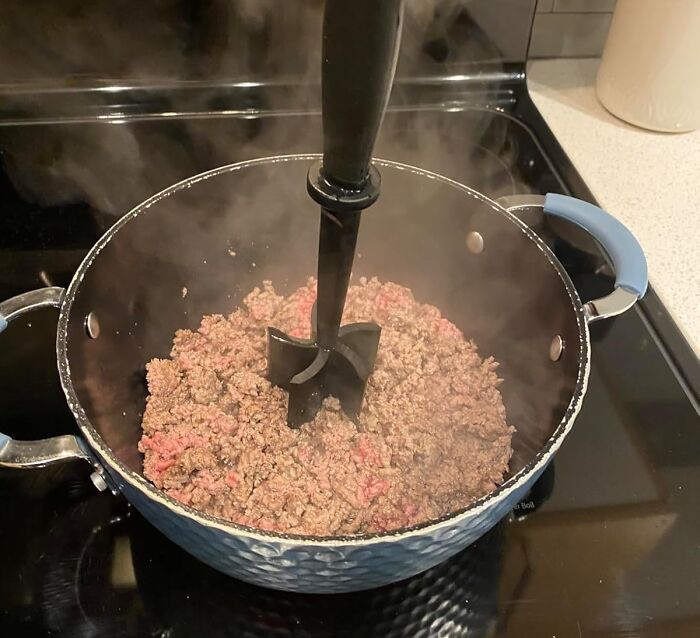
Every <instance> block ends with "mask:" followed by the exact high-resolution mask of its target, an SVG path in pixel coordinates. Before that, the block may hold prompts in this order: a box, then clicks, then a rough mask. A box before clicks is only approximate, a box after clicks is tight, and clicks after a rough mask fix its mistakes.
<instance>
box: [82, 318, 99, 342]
mask: <svg viewBox="0 0 700 638" xmlns="http://www.w3.org/2000/svg"><path fill="white" fill-rule="evenodd" d="M85 332H87V336H88V337H90V339H97V337H99V336H100V322H99V321H98V320H97V315H96V314H95V313H94V312H89V313H88V314H87V316H86V317H85Z"/></svg>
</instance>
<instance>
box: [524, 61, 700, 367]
mask: <svg viewBox="0 0 700 638" xmlns="http://www.w3.org/2000/svg"><path fill="white" fill-rule="evenodd" d="M597 68H598V60H587V59H584V60H567V59H564V60H561V59H560V60H536V61H533V62H530V64H529V66H528V86H529V89H530V94H531V95H532V99H533V101H534V102H535V104H536V105H537V108H538V109H539V110H540V112H541V113H542V115H543V116H544V118H545V120H546V121H547V123H548V124H549V126H550V128H551V129H552V130H553V131H554V134H555V135H556V136H557V138H558V140H559V143H560V144H561V145H562V147H563V148H564V150H565V151H566V153H567V155H568V156H569V158H570V159H571V161H572V162H573V164H574V166H575V167H576V169H577V170H578V172H579V173H580V174H581V176H582V177H583V179H584V181H585V182H586V184H587V185H588V187H589V188H590V190H591V192H592V193H593V195H594V196H595V198H596V199H597V200H598V202H599V203H600V205H601V206H602V207H603V208H605V209H606V210H607V211H608V212H609V213H610V214H612V215H614V216H616V217H617V218H618V219H619V220H620V221H622V222H623V223H624V224H626V225H627V226H628V227H629V229H630V230H631V231H632V232H633V233H634V234H635V235H636V237H637V239H638V240H639V242H640V243H641V245H642V247H643V248H644V252H645V253H646V256H647V260H648V262H649V281H650V283H651V285H652V286H653V287H654V291H655V292H656V294H657V295H658V296H659V298H660V299H661V301H662V303H663V304H664V306H665V307H666V309H667V310H668V312H669V313H670V314H671V316H672V317H673V319H674V321H675V322H676V324H677V325H678V327H679V328H680V329H681V331H682V332H683V334H684V335H685V337H686V339H687V340H688V342H689V343H690V345H691V346H692V347H693V349H694V350H695V353H696V354H697V355H698V356H700V130H698V131H694V132H692V133H654V132H651V131H646V130H643V129H640V128H637V127H635V126H631V125H629V124H626V123H624V122H622V121H621V120H619V119H617V118H615V117H614V116H612V115H611V114H610V113H608V111H606V110H605V109H604V108H603V106H602V105H601V104H600V102H598V100H597V98H596V95H595V89H594V84H595V76H596V71H597Z"/></svg>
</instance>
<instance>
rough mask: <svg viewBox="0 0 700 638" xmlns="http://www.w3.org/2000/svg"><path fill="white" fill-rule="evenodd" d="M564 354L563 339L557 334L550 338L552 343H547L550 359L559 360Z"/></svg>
mask: <svg viewBox="0 0 700 638" xmlns="http://www.w3.org/2000/svg"><path fill="white" fill-rule="evenodd" d="M563 354H564V340H563V339H562V338H561V335H557V336H556V337H554V339H552V343H550V344H549V358H550V359H551V360H552V361H559V359H561V355H563Z"/></svg>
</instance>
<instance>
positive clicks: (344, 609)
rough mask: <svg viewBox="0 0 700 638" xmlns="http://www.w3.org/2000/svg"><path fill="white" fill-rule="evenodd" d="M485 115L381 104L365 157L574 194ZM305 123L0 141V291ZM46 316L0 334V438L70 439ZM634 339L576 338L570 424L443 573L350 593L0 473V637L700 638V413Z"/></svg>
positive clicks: (61, 278) (532, 138) (592, 283)
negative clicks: (576, 392)
mask: <svg viewBox="0 0 700 638" xmlns="http://www.w3.org/2000/svg"><path fill="white" fill-rule="evenodd" d="M499 99H501V102H498V103H495V102H494V103H492V104H491V105H490V106H488V107H480V108H474V107H469V106H465V105H463V104H462V105H456V104H453V103H449V104H441V105H435V104H432V105H426V106H423V107H421V108H417V109H411V108H408V107H404V108H397V109H393V110H392V111H391V112H390V113H389V114H388V115H387V118H386V122H385V126H384V128H383V131H382V139H381V142H380V144H379V148H378V149H377V153H376V154H377V155H378V156H382V157H387V158H390V159H394V160H399V161H404V162H407V163H411V164H416V165H420V166H423V167H425V168H428V169H431V170H434V171H437V172H440V173H443V174H446V175H448V176H449V177H452V178H455V179H457V180H459V181H462V182H464V183H466V184H468V185H470V186H472V187H474V188H476V189H477V190H480V191H482V192H484V193H486V194H487V195H489V196H490V197H492V198H498V197H502V196H506V195H508V196H513V195H518V194H527V193H545V192H548V191H559V192H573V193H574V194H578V195H582V196H584V197H585V196H587V191H585V187H583V185H582V184H581V183H580V179H579V178H578V177H577V176H576V175H575V173H574V172H573V170H572V169H571V166H570V165H569V164H568V161H567V160H566V158H565V156H563V154H562V153H561V149H559V147H558V145H557V144H556V141H555V140H554V139H553V138H552V137H551V133H550V132H549V130H548V129H547V128H546V126H545V125H544V124H543V123H542V121H541V118H539V115H538V114H537V113H536V111H535V110H534V107H532V105H531V103H530V102H529V98H528V97H527V95H525V94H523V93H522V92H521V93H520V94H518V93H517V91H516V92H514V93H512V94H509V93H508V91H506V92H505V93H503V94H502V95H500V97H499ZM318 129H319V120H318V116H317V115H304V114H290V115H286V116H281V115H276V116H274V117H247V118H246V117H238V118H228V119H223V118H210V119H188V118H181V119H175V120H168V121H163V120H157V119H154V120H148V121H136V122H123V123H117V124H114V123H87V124H86V123H83V124H35V125H32V126H17V127H13V126H6V127H0V148H2V151H3V155H2V159H3V172H2V175H0V297H2V298H5V297H9V296H11V295H14V294H17V293H19V292H22V291H25V290H29V289H32V288H36V287H40V286H42V285H52V284H54V285H62V286H65V285H67V284H68V282H69V280H70V277H71V275H72V273H73V271H74V270H75V268H76V267H77V265H78V264H79V262H80V260H81V258H82V256H83V255H84V254H85V252H86V251H87V250H88V248H89V247H90V246H91V245H92V243H93V242H94V241H95V240H96V239H97V238H98V237H99V235H100V234H101V233H102V232H103V231H104V229H106V228H107V227H108V226H109V225H110V224H111V223H112V222H113V221H114V220H115V219H116V218H117V215H118V214H120V213H123V212H124V211H126V210H128V208H129V207H130V206H132V205H134V204H136V203H138V202H139V201H140V200H141V199H143V198H145V197H147V196H148V195H150V194H152V193H153V192H156V191H157V190H159V189H161V188H163V187H165V186H167V185H169V184H170V183H173V182H175V181H178V180H179V179H182V178H184V177H186V176H188V175H191V174H193V173H196V172H199V171H202V170H205V169H208V168H212V167H214V166H217V165H220V164H224V163H228V162H231V161H235V160H238V159H245V158H248V157H255V156H261V155H271V154H276V153H280V152H296V151H309V150H313V149H316V148H319V147H320V138H319V136H318ZM300 132H302V133H303V134H302V133H300ZM582 189H583V190H582ZM588 196H589V195H588ZM538 232H541V233H542V235H543V236H544V237H545V238H546V240H547V241H548V242H549V243H550V245H551V246H552V247H553V248H554V250H555V251H556V252H557V254H558V256H559V258H560V259H561V260H562V262H563V263H564V264H565V266H566V267H567V269H568V271H569V273H570V274H571V276H572V278H573V280H574V283H575V284H576V286H577V287H578V289H579V291H580V293H581V296H582V297H583V299H584V300H587V299H590V298H594V297H597V296H599V295H600V294H603V293H605V292H606V291H608V290H610V289H611V286H612V278H611V273H610V271H609V269H608V267H607V265H606V262H605V260H604V259H603V257H602V256H601V254H600V252H599V251H598V248H597V247H596V246H595V245H593V244H592V242H590V241H588V242H587V241H583V240H580V237H579V236H577V235H576V234H573V235H572V234H570V233H569V232H568V231H567V229H566V228H565V227H561V226H547V225H546V224H545V225H541V226H540V227H539V228H538ZM55 321H56V313H55V312H54V311H51V310H45V311H40V312H36V313H35V314H32V315H29V316H27V317H26V318H24V317H23V318H22V320H19V321H16V322H14V323H13V324H12V325H11V326H10V327H9V328H8V330H7V331H6V332H5V333H3V335H2V337H1V338H0V346H1V348H2V350H1V351H2V356H3V365H2V366H0V388H2V394H1V396H2V407H3V410H2V412H1V413H0V431H3V432H6V433H8V434H10V435H12V436H15V437H17V438H24V439H30V438H41V437H45V436H50V435H54V434H64V433H76V432H77V428H76V426H75V423H74V421H73V419H72V416H71V414H70V412H69V410H68V408H67V407H66V405H65V402H64V397H63V394H62V391H61V389H60V385H59V383H58V375H57V372H56V362H55V349H54V339H55ZM655 334H656V333H655V331H654V330H652V329H651V328H650V326H649V322H648V320H647V318H646V316H645V314H644V308H638V309H635V310H633V311H630V312H628V313H626V314H625V315H622V316H620V317H618V318H616V319H614V320H611V321H606V322H600V323H596V324H594V325H592V326H591V337H592V342H593V343H592V347H593V352H592V360H593V367H592V371H591V378H590V385H589V390H588V394H587V395H586V398H585V401H584V405H583V409H582V411H581V413H580V415H579V416H578V418H577V420H576V424H575V426H574V429H573V431H572V433H571V434H570V435H569V436H568V438H567V439H566V441H565V442H564V445H563V446H562V448H561V450H560V451H559V452H558V454H557V456H556V458H555V460H554V462H553V464H552V465H551V466H550V467H549V469H548V470H547V472H546V473H545V474H544V475H543V477H542V479H541V480H540V481H539V482H538V483H537V485H536V486H535V487H534V488H533V490H532V492H531V494H530V495H528V497H527V498H526V499H524V500H523V501H522V502H521V503H520V504H519V505H518V506H517V507H516V509H515V510H514V511H513V513H512V514H511V515H510V516H509V517H508V518H507V519H505V520H504V521H503V522H502V523H501V524H499V525H498V526H497V527H496V528H495V529H493V530H492V531H491V532H489V533H488V534H487V535H486V536H484V537H482V538H481V539H480V540H479V541H478V542H477V543H475V544H474V545H472V546H471V547H469V548H468V549H466V550H465V551H463V552H462V553H461V554H459V555H458V556H456V557H455V558H453V559H451V560H450V561H448V562H446V563H444V564H442V565H439V566H437V567H435V568H433V569H431V570H430V571H428V572H426V573H424V574H421V575H419V576H416V577H415V578H412V579H410V580H407V581H404V582H401V583H398V584H395V585H392V586H388V587H384V588H381V589H377V590H372V591H368V592H360V593H356V594H348V595H334V596H305V595H291V594H285V593H280V592H272V591H267V590H263V589H259V588H257V587H254V586H250V585H247V584H244V583H241V582H238V581H236V580H234V579H232V578H228V577H226V576H223V575H221V574H219V573H217V572H215V571H213V570H211V569H210V568H208V567H206V566H204V565H203V564H200V563H199V562H197V561H196V560H195V559H194V558H192V557H190V556H189V555H188V554H186V553H185V552H184V551H183V550H181V549H180V548H179V547H177V546H175V545H173V544H172V543H171V542H170V541H168V540H167V539H166V538H165V537H163V536H162V535H161V534H160V533H159V532H157V531H156V530H155V529H153V528H152V527H151V526H150V525H149V524H148V523H147V522H146V521H144V520H143V519H142V518H141V516H140V515H139V514H138V513H137V512H135V511H134V510H133V509H131V508H130V507H129V506H128V505H127V503H126V502H125V501H124V500H123V499H122V498H121V497H114V496H112V495H110V494H108V493H107V494H106V493H98V492H96V491H95V490H94V488H93V487H92V484H91V483H90V481H89V479H88V474H89V471H90V470H89V468H87V467H83V465H82V464H80V463H77V464H69V465H64V466H61V467H53V468H45V469H41V470H33V471H9V470H6V471H2V472H0V503H2V510H3V514H2V515H1V516H0V520H1V523H0V547H2V549H3V566H2V569H0V635H2V636H28V637H29V636H37V637H38V636H80V637H82V636H100V637H108V636H109V637H112V636H114V637H117V636H119V637H122V636H123V637H125V638H126V637H132V636H134V637H135V636H155V637H162V638H176V637H179V636H212V637H213V636H223V635H226V636H229V635H230V636H328V637H331V636H333V637H340V636H358V637H359V636H382V637H387V636H412V637H413V636H465V635H469V636H499V637H506V636H557V638H562V637H566V636H572V637H575V638H580V637H582V636H623V635H624V636H628V635H629V636H632V635H635V636H636V635H640V636H668V637H673V636H691V635H700V545H699V544H698V543H699V540H698V539H700V508H698V507H697V494H698V493H700V419H699V417H698V412H697V404H696V403H694V400H692V399H691V398H689V397H690V393H689V392H688V393H686V389H687V388H686V389H684V384H683V382H682V381H679V379H678V377H677V375H676V374H675V373H674V370H673V367H672V366H671V365H670V364H669V354H668V352H667V350H666V348H665V346H664V345H662V344H661V343H660V342H659V340H658V339H657V337H656V336H655Z"/></svg>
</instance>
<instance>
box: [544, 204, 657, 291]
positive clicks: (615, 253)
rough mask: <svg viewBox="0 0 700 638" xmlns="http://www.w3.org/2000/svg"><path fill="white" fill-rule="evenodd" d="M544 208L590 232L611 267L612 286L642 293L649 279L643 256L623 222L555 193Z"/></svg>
mask: <svg viewBox="0 0 700 638" xmlns="http://www.w3.org/2000/svg"><path fill="white" fill-rule="evenodd" d="M544 212H545V213H548V214H550V215H554V216H555V217H561V218H562V219H567V220H569V221H570V222H573V223H574V224H576V225H577V226H580V227H581V228H583V229H584V230H586V231H588V232H589V233H590V234H591V235H593V237H594V238H595V239H596V240H597V241H598V242H599V243H600V245H601V246H602V247H603V248H604V249H605V252H606V253H607V254H608V256H609V257H610V260H611V261H612V264H613V267H614V268H615V287H616V288H624V289H625V290H628V291H629V292H632V293H634V294H635V295H637V296H638V297H642V296H644V293H645V292H646V291H647V285H648V283H649V274H648V272H647V260H646V257H645V256H644V251H643V250H642V247H641V246H640V245H639V242H638V241H637V240H636V239H635V237H634V235H633V234H632V233H631V232H630V231H629V230H628V228H627V227H626V226H625V225H624V224H622V223H621V222H619V221H618V220H617V219H615V218H614V217H613V216H612V215H610V214H609V213H606V212H605V211H604V210H603V209H602V208H598V207H597V206H594V205H593V204H589V203H588V202H584V201H582V200H580V199H576V198H574V197H567V196H566V195H558V194H556V193H548V194H547V196H546V197H545V200H544Z"/></svg>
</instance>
